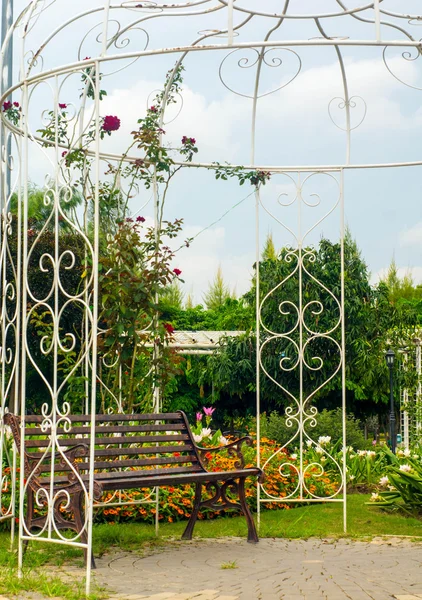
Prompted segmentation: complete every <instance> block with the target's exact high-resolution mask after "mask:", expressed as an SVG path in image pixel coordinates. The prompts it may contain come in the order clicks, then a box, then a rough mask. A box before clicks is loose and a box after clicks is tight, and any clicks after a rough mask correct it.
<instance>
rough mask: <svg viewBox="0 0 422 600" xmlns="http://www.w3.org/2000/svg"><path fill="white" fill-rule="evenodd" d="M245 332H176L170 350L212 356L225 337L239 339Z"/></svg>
mask: <svg viewBox="0 0 422 600" xmlns="http://www.w3.org/2000/svg"><path fill="white" fill-rule="evenodd" d="M244 333H245V332H244V331H175V332H174V333H173V340H172V341H171V342H169V346H170V348H176V349H177V350H179V352H180V353H181V354H211V353H212V352H213V351H214V350H215V349H216V348H217V347H218V345H219V342H220V339H221V338H224V337H238V336H239V335H242V334H244Z"/></svg>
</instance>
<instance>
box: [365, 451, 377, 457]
mask: <svg viewBox="0 0 422 600" xmlns="http://www.w3.org/2000/svg"><path fill="white" fill-rule="evenodd" d="M376 454H377V453H376V452H374V450H368V452H367V453H366V456H367V457H368V458H372V456H376Z"/></svg>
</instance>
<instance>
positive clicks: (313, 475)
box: [259, 173, 343, 502]
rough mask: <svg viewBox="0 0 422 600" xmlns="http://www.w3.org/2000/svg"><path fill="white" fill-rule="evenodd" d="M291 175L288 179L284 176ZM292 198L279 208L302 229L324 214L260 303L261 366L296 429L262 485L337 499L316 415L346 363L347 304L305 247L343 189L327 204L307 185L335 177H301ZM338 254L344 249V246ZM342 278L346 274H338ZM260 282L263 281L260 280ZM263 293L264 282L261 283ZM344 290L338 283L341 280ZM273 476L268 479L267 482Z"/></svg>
mask: <svg viewBox="0 0 422 600" xmlns="http://www.w3.org/2000/svg"><path fill="white" fill-rule="evenodd" d="M286 175H287V174H286ZM287 177H288V178H289V180H290V181H294V182H295V192H294V193H293V194H292V196H291V197H290V196H289V198H287V200H286V199H285V198H284V195H283V198H282V199H279V202H278V203H277V206H278V208H280V206H281V207H282V208H287V207H289V208H294V209H296V210H297V214H298V215H299V223H301V222H302V221H303V220H305V214H306V213H309V212H312V211H315V209H319V210H320V211H322V215H321V213H318V216H316V218H315V221H314V222H312V219H310V221H309V222H308V224H307V226H306V228H305V229H304V231H303V232H302V231H301V228H300V226H299V231H298V232H297V233H295V234H293V235H294V238H295V246H293V247H291V248H290V249H289V248H286V249H285V250H284V255H283V256H281V257H280V281H279V282H278V283H276V285H272V286H271V287H270V289H269V290H268V291H266V290H265V291H266V293H265V295H264V297H263V298H262V300H261V304H260V310H259V314H260V326H261V332H262V334H261V344H260V350H259V363H260V368H261V371H262V373H263V376H264V377H265V378H267V380H268V381H267V385H268V383H269V382H271V384H272V388H271V389H272V390H273V393H274V395H276V396H277V397H278V399H279V401H280V402H281V403H285V402H287V407H286V408H285V416H286V421H285V422H286V426H287V428H288V429H290V430H291V436H290V438H289V440H288V441H287V442H286V443H285V444H284V445H283V446H282V447H280V448H278V449H275V450H274V452H273V453H272V454H271V455H270V456H267V457H265V460H264V462H263V464H262V469H263V471H264V473H265V475H266V476H267V478H266V481H264V483H263V484H262V486H261V490H262V494H263V496H262V497H263V498H264V499H265V500H267V501H281V500H282V501H284V502H288V501H297V500H302V499H304V500H320V499H322V498H326V499H330V498H331V499H333V498H335V497H337V496H338V495H339V494H340V493H341V491H342V489H343V467H342V465H341V464H340V463H341V461H340V462H339V461H338V459H337V457H336V456H334V455H333V454H330V451H329V450H328V447H327V445H325V444H324V440H322V441H321V440H318V439H315V438H314V436H313V428H314V427H315V426H316V424H317V419H318V411H317V409H316V406H315V404H314V400H315V398H316V397H317V394H318V392H320V391H321V390H322V389H323V388H324V387H326V386H327V385H328V384H329V383H330V382H331V381H332V380H333V379H334V378H335V377H336V376H338V375H339V373H340V370H341V367H342V365H343V352H342V327H341V326H342V318H343V317H342V303H341V298H339V297H337V295H336V293H334V292H333V291H332V290H331V289H330V288H329V287H328V284H326V283H325V282H324V280H323V278H322V277H321V275H320V273H321V271H320V270H319V271H318V270H317V268H316V267H318V260H320V259H319V258H318V254H317V250H316V249H315V248H313V247H312V245H307V244H306V243H307V240H308V236H309V234H310V232H311V231H314V230H315V228H316V227H317V226H318V225H320V224H321V223H322V222H323V221H324V220H325V219H326V218H327V217H328V216H329V215H331V214H332V213H333V212H334V211H335V209H336V208H338V206H339V204H340V201H341V194H340V190H339V187H338V190H337V194H336V198H335V200H334V201H333V202H332V203H331V204H328V202H326V201H325V203H326V204H328V206H325V204H324V199H323V198H322V197H321V196H320V195H318V194H313V193H312V194H310V195H308V196H307V195H306V193H305V192H306V187H307V186H308V185H309V182H310V181H312V180H313V179H314V178H315V177H319V178H321V177H325V178H327V177H328V179H329V180H330V181H333V182H335V185H336V186H338V182H337V179H336V177H334V176H333V175H332V174H327V173H324V174H315V173H314V174H311V175H308V176H307V177H304V178H303V176H302V179H301V175H300V174H298V175H297V178H296V179H295V178H294V177H293V176H291V175H287ZM263 207H264V209H265V210H266V211H267V212H268V213H269V214H270V215H271V216H272V217H273V218H274V219H276V221H277V222H278V223H280V224H281V225H282V226H283V227H284V228H285V229H286V230H287V231H289V232H290V233H293V232H292V230H291V229H290V228H289V227H288V226H287V225H286V224H285V223H284V222H283V220H282V219H281V218H280V216H279V214H278V213H276V212H275V211H274V210H270V209H269V208H268V206H267V203H263ZM339 250H340V244H339ZM338 276H339V279H340V272H339V273H338ZM261 279H262V278H261ZM261 286H264V288H265V282H262V281H261ZM338 289H340V281H339V282H338ZM328 464H329V465H330V472H331V474H332V473H333V472H334V473H335V474H336V477H335V478H334V479H335V482H334V484H333V485H332V486H331V488H330V490H329V492H328V493H327V492H326V491H325V489H324V486H322V485H318V484H319V481H322V480H323V478H324V476H325V475H326V468H325V465H328ZM275 473H278V474H279V475H280V476H281V479H282V481H283V482H284V484H285V485H284V487H283V488H282V489H277V487H274V481H273V480H272V478H271V476H269V475H271V474H275ZM268 476H269V477H268Z"/></svg>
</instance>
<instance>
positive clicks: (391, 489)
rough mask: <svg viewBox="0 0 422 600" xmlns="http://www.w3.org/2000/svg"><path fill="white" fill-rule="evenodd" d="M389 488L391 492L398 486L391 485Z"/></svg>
mask: <svg viewBox="0 0 422 600" xmlns="http://www.w3.org/2000/svg"><path fill="white" fill-rule="evenodd" d="M388 489H389V490H390V492H395V491H396V488H395V487H394V485H389V486H388Z"/></svg>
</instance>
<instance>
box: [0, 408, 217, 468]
mask: <svg viewBox="0 0 422 600" xmlns="http://www.w3.org/2000/svg"><path fill="white" fill-rule="evenodd" d="M66 419H69V420H70V422H71V428H70V431H67V427H66V428H65V426H64V423H62V424H61V425H59V427H58V428H57V438H58V445H59V446H60V448H61V450H63V451H67V452H69V451H70V450H71V449H72V448H75V456H76V457H79V458H77V461H78V469H79V471H80V472H81V473H83V472H87V471H88V470H89V462H88V460H89V459H88V457H87V456H86V447H85V448H84V447H83V446H81V447H80V450H79V449H77V447H78V446H80V445H88V446H89V443H90V436H91V416H90V415H70V416H69V417H66ZM43 421H44V417H42V416H41V415H27V416H25V429H24V431H25V439H24V450H25V454H26V459H27V460H26V466H25V468H26V469H27V470H29V471H32V470H33V469H34V465H36V466H37V469H36V470H37V474H38V475H42V474H43V473H44V474H45V473H48V472H49V471H50V469H51V460H52V458H53V452H52V451H51V439H50V433H51V431H50V429H49V428H47V429H44V428H41V424H42V422H43ZM5 422H6V423H7V424H8V425H10V426H11V428H12V433H13V436H14V439H15V442H16V444H17V446H18V448H19V450H20V438H21V434H20V427H19V424H20V417H17V416H15V415H11V414H7V415H5ZM54 461H55V462H56V463H57V468H56V469H55V470H56V472H57V473H58V472H65V471H68V470H70V468H71V467H70V466H69V465H68V464H67V463H66V461H63V460H62V459H61V455H60V454H58V455H54ZM94 469H95V471H96V472H97V473H101V472H104V473H105V472H110V471H111V470H119V471H121V470H123V471H124V470H134V469H136V470H138V469H139V470H141V471H142V470H145V471H146V472H148V473H151V471H154V473H156V474H157V475H161V474H164V473H174V474H176V473H195V472H202V471H204V470H205V469H204V467H203V466H202V464H201V461H200V459H199V456H198V451H197V449H196V446H195V442H194V440H193V436H192V432H191V431H190V428H189V423H188V421H187V418H186V415H185V414H184V413H183V412H182V411H179V412H175V413H161V414H140V415H123V414H112V415H96V417H95V464H94ZM123 474H124V473H123Z"/></svg>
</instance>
